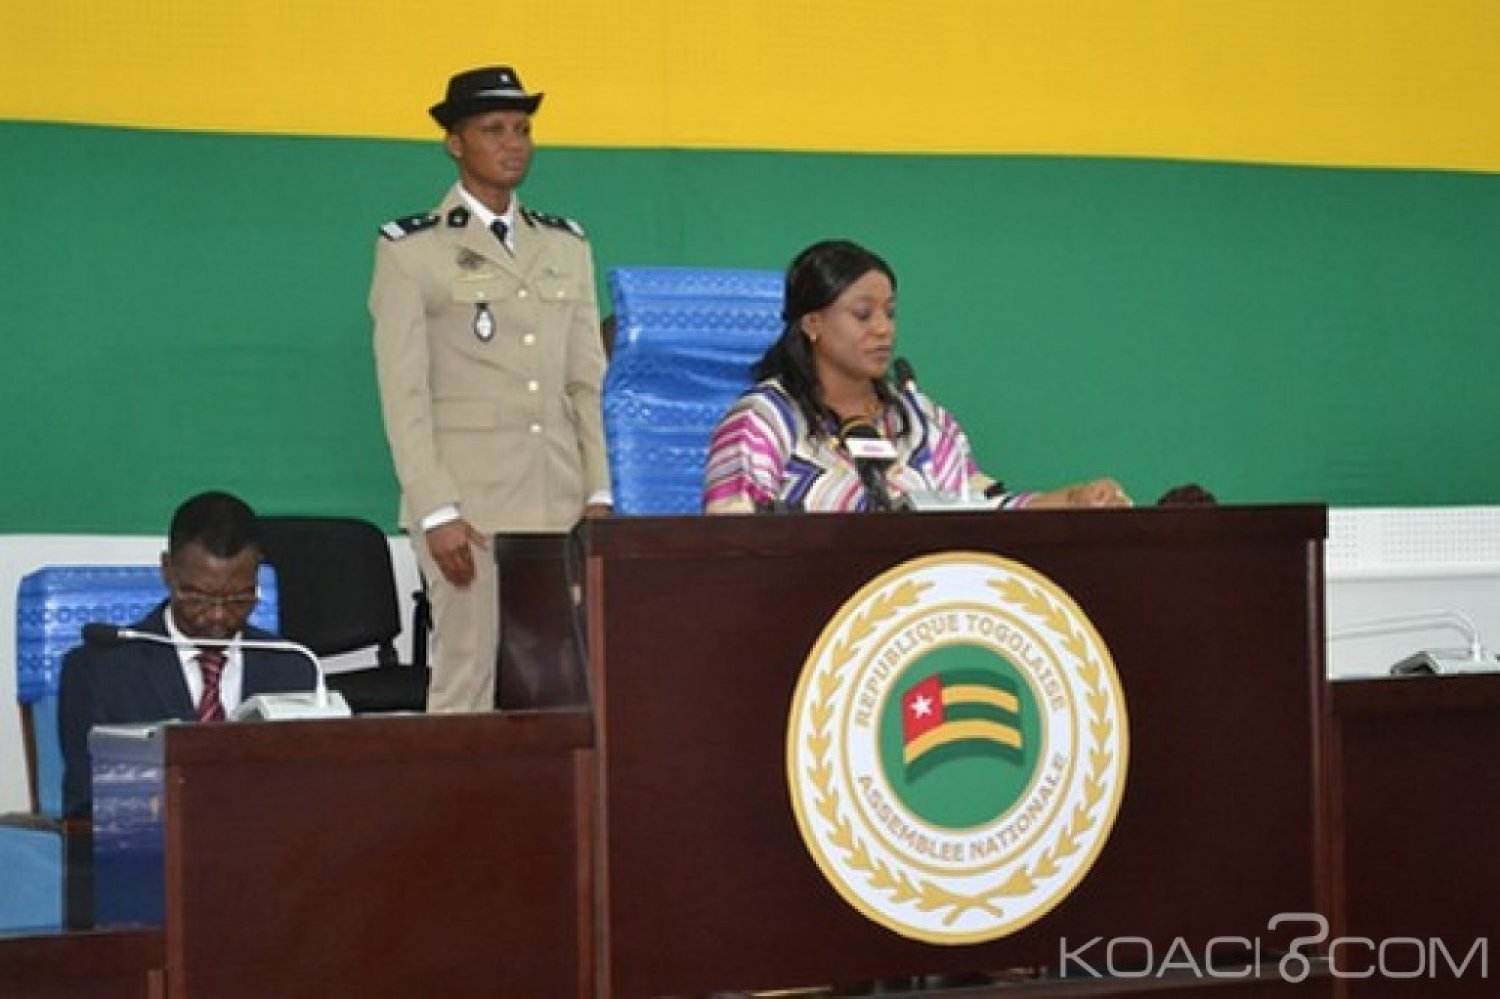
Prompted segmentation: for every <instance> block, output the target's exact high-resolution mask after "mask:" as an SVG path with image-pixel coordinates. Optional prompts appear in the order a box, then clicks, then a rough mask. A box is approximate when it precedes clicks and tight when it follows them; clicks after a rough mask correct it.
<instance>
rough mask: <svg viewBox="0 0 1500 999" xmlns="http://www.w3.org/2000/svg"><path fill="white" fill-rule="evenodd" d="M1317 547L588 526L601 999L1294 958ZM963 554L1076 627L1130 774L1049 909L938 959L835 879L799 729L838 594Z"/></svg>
mask: <svg viewBox="0 0 1500 999" xmlns="http://www.w3.org/2000/svg"><path fill="white" fill-rule="evenodd" d="M1325 532H1326V517H1325V511H1324V509H1323V508H1321V507H1281V508H1275V507H1268V508H1253V509H1250V508H1246V509H1235V508H1218V509H1203V508H1196V509H1175V510H1132V511H1097V512H1094V511H1090V512H1071V513H1066V512H1059V513H1052V512H1041V511H1034V512H1025V513H1016V514H1001V515H995V514H958V513H953V514H920V515H918V514H893V515H881V516H870V515H816V516H779V517H778V516H765V517H725V518H660V519H657V518H641V519H631V518H617V519H606V520H599V521H594V522H591V523H590V524H589V525H588V577H587V603H588V620H589V634H590V636H591V648H590V660H591V661H590V665H591V670H592V676H593V691H594V698H595V709H596V715H597V738H598V740H599V742H598V765H599V794H600V800H599V818H598V823H599V826H598V871H597V877H598V879H599V892H598V898H599V906H600V909H599V931H600V939H599V945H600V949H599V955H600V957H599V973H600V989H599V993H598V994H599V995H601V996H611V997H614V999H642V997H648V996H660V995H685V994H691V995H697V994H703V993H708V992H711V991H714V990H731V989H773V988H791V987H809V986H819V985H825V984H833V985H839V984H844V983H855V982H864V981H870V980H872V979H881V978H885V977H888V976H904V975H915V974H929V973H955V974H956V973H964V972H974V971H988V972H995V971H999V970H1001V969H1009V968H1036V967H1043V966H1055V965H1057V963H1058V961H1059V948H1060V945H1061V943H1062V942H1063V941H1065V940H1066V941H1071V942H1072V943H1073V944H1074V945H1076V944H1078V943H1081V942H1083V941H1086V940H1088V939H1090V938H1092V937H1096V936H1102V937H1105V938H1108V937H1113V936H1117V935H1118V936H1131V937H1136V938H1142V939H1144V940H1147V941H1152V942H1153V943H1154V945H1155V947H1156V951H1155V953H1156V955H1157V956H1158V958H1159V957H1160V956H1161V955H1162V954H1163V953H1164V951H1165V949H1166V948H1167V947H1168V946H1169V945H1170V944H1171V942H1172V941H1173V940H1174V939H1175V938H1179V937H1180V938H1182V939H1183V940H1185V941H1186V942H1188V944H1190V945H1191V946H1193V947H1195V948H1198V953H1199V954H1201V953H1202V948H1203V946H1204V945H1205V944H1206V942H1207V941H1208V940H1210V939H1212V938H1214V937H1225V936H1230V935H1233V936H1240V937H1245V938H1250V939H1256V940H1262V941H1265V944H1266V947H1267V948H1268V949H1269V948H1271V947H1272V946H1273V945H1275V944H1282V945H1284V944H1285V942H1286V935H1285V934H1279V933H1275V932H1269V931H1268V927H1267V923H1268V920H1269V919H1270V918H1271V917H1272V916H1274V915H1275V914H1278V913H1282V912H1307V911H1313V910H1314V909H1315V907H1316V904H1317V902H1318V894H1317V884H1316V878H1315V863H1314V855H1315V852H1316V849H1315V847H1316V844H1317V842H1318V829H1317V824H1318V818H1317V816H1318V809H1317V804H1318V789H1317V788H1316V787H1315V780H1314V766H1313V760H1314V750H1315V746H1316V745H1317V742H1318V739H1319V738H1320V733H1319V731H1318V724H1319V722H1320V719H1321V697H1322V691H1323V689H1324V682H1323V620H1322V587H1323V577H1322V572H1323V558H1322V542H1323V538H1324V536H1325ZM963 551H972V552H986V553H994V554H997V555H1000V556H1003V557H1005V558H1007V559H1011V560H1016V561H1019V562H1022V563H1024V564H1025V565H1027V566H1029V567H1031V568H1032V569H1034V570H1036V571H1038V572H1040V573H1042V574H1044V575H1045V576H1046V577H1048V578H1050V579H1051V580H1052V581H1054V582H1055V583H1057V584H1058V585H1060V586H1061V587H1063V588H1064V589H1065V590H1066V591H1067V592H1068V593H1069V594H1070V595H1071V596H1072V598H1073V599H1074V600H1075V601H1076V602H1077V604H1078V605H1079V606H1080V607H1081V608H1082V609H1083V610H1084V612H1085V613H1086V614H1087V615H1088V617H1089V619H1090V620H1091V621H1092V622H1093V624H1094V625H1095V626H1096V627H1097V629H1098V631H1099V633H1100V634H1101V635H1102V637H1103V640H1104V641H1105V643H1106V644H1107V645H1108V647H1109V648H1110V650H1111V651H1112V654H1113V658H1114V662H1115V664H1116V667H1117V669H1118V671H1119V674H1120V678H1121V681H1122V684H1123V688H1124V696H1125V699H1126V702H1127V704H1128V710H1129V717H1130V758H1131V759H1130V767H1129V776H1128V782H1127V785H1126V788H1125V792H1124V795H1123V799H1122V803H1121V806H1120V809H1119V813H1118V817H1117V819H1116V823H1115V826H1114V830H1113V833H1112V835H1111V836H1110V838H1109V840H1108V842H1107V844H1106V845H1105V847H1104V849H1103V852H1102V853H1101V854H1100V856H1099V857H1098V860H1097V862H1096V863H1095V865H1094V867H1093V869H1092V871H1091V872H1090V873H1089V874H1088V876H1087V877H1086V878H1085V879H1084V880H1083V882H1082V883H1081V884H1080V885H1079V886H1078V887H1077V888H1076V890H1074V891H1073V893H1072V894H1071V895H1070V896H1069V897H1068V898H1067V899H1066V900H1065V901H1064V902H1063V903H1062V904H1061V905H1059V906H1058V907H1057V908H1056V909H1054V910H1053V911H1052V912H1051V913H1050V914H1048V915H1046V916H1044V917H1043V918H1041V919H1040V920H1039V921H1037V922H1035V923H1034V924H1032V925H1031V926H1029V927H1026V928H1024V929H1022V930H1021V931H1020V932H1018V933H1015V934H1014V935H1012V936H1009V937H1006V938H1003V939H1000V940H996V941H993V942H990V943H984V944H974V945H964V946H938V945H933V944H929V943H923V942H918V941H914V940H911V939H907V938H905V937H903V936H898V935H897V934H895V933H893V932H891V931H889V930H887V929H885V928H883V927H881V926H879V925H877V924H876V923H874V922H872V921H870V920H868V919H866V918H865V917H864V916H862V915H861V914H859V913H858V912H856V911H855V909H854V908H852V907H851V906H850V905H848V904H846V903H845V902H844V901H843V900H842V898H840V897H839V896H838V895H837V894H836V893H835V891H834V889H832V888H831V887H830V886H829V884H828V883H827V882H826V881H825V880H824V878H823V876H822V874H821V873H820V871H819V870H818V868H817V867H816V866H815V864H814V861H813V860H812V859H811V857H810V856H809V854H808V851H807V849H806V848H805V847H804V845H803V843H802V841H801V838H800V835H799V832H798V829H797V825H796V822H795V818H794V815H793V811H792V806H791V803H790V799H789V793H788V789H787V776H786V741H787V731H786V727H787V719H788V712H789V708H790V706H791V703H792V698H793V693H794V689H795V687H796V684H797V681H798V676H799V672H800V671H801V669H802V667H803V664H804V661H805V660H806V659H807V657H808V654H809V652H810V650H812V648H813V646H814V644H815V642H816V641H817V639H818V637H819V634H820V632H821V631H822V629H823V628H824V626H825V624H826V623H827V622H828V621H829V620H830V618H831V617H832V616H833V615H834V614H835V613H836V612H837V611H838V609H839V608H840V607H841V605H842V604H843V603H844V602H845V601H846V600H847V599H848V598H849V597H850V596H851V595H853V594H855V593H856V591H858V590H860V588H861V587H863V586H864V585H865V584H866V583H868V582H869V581H870V580H871V579H873V578H874V577H876V576H877V575H879V574H881V573H882V572H884V571H886V570H888V569H890V568H892V567H893V566H896V565H898V564H900V563H903V562H905V561H906V560H909V559H913V558H916V557H918V556H924V555H929V554H933V553H941V552H963ZM1296 929H1297V930H1298V931H1301V930H1302V929H1304V927H1301V926H1299V927H1297V928H1296ZM1309 984H1310V985H1313V986H1316V985H1317V983H1309ZM1268 987H1269V988H1273V989H1274V987H1273V986H1268ZM1286 987H1287V988H1291V986H1286ZM1216 994H1217V993H1216ZM1256 994H1262V993H1259V992H1258V993H1256ZM1263 994H1271V992H1266V993H1263ZM1298 994H1300V995H1308V994H1309V990H1307V989H1304V990H1303V991H1301V992H1299V993H1298Z"/></svg>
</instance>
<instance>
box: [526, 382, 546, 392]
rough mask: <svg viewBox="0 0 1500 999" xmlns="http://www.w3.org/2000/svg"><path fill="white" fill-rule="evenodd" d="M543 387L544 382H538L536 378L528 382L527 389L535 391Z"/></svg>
mask: <svg viewBox="0 0 1500 999" xmlns="http://www.w3.org/2000/svg"><path fill="white" fill-rule="evenodd" d="M541 387H542V383H541V382H538V381H536V380H532V381H529V382H527V383H526V391H528V392H535V391H537V390H538V389H540V388H541Z"/></svg>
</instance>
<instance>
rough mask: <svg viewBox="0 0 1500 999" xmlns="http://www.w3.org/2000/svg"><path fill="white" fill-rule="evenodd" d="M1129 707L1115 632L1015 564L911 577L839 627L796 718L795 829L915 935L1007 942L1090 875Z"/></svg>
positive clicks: (867, 599)
mask: <svg viewBox="0 0 1500 999" xmlns="http://www.w3.org/2000/svg"><path fill="white" fill-rule="evenodd" d="M1128 756H1129V732H1128V724H1127V717H1126V712H1125V701H1124V696H1123V692H1122V691H1121V688H1120V681H1119V677H1118V675H1117V674H1116V672H1115V667H1114V662H1113V660H1112V659H1111V658H1110V654H1109V650H1108V648H1106V646H1105V644H1104V641H1103V639H1102V638H1101V637H1100V636H1099V634H1098V632H1097V631H1096V630H1095V628H1094V626H1093V624H1092V623H1091V622H1090V621H1089V619H1088V617H1087V616H1086V615H1085V614H1084V612H1083V610H1082V609H1081V608H1080V607H1079V606H1078V605H1077V604H1076V603H1075V602H1074V600H1073V599H1072V598H1071V597H1070V596H1069V595H1068V593H1067V592H1065V591H1064V590H1063V589H1062V588H1061V587H1059V586H1058V585H1057V584H1056V583H1054V582H1052V581H1051V580H1050V579H1048V578H1047V577H1045V576H1043V575H1042V574H1041V573H1039V572H1037V571H1035V570H1034V569H1031V568H1029V567H1027V566H1025V565H1023V564H1021V563H1019V562H1015V561H1011V560H1008V559H1004V558H1000V557H997V556H993V555H989V554H985V553H980V552H949V553H944V554H939V555H931V556H927V557H924V558H919V559H915V560H913V561H910V562H906V563H904V564H902V565H899V566H896V567H895V568H893V569H890V570H889V571H887V572H885V573H883V574H882V575H880V576H879V577H877V578H875V579H874V580H872V581H871V582H870V583H868V584H867V585H866V586H865V587H864V588H863V589H861V590H860V591H859V592H858V593H856V594H855V595H854V596H853V597H852V598H850V599H849V601H848V602H847V603H845V604H844V606H843V607H842V608H840V609H839V611H838V612H837V613H836V614H835V615H834V617H833V618H832V619H831V620H830V621H829V622H828V624H827V625H826V626H825V628H824V630H823V633H822V635H821V636H820V637H819V639H818V642H817V645H816V646H815V647H814V648H813V651H812V653H811V655H809V657H808V659H807V661H806V663H805V664H804V666H803V669H802V673H801V676H800V679H799V681H798V684H797V690H796V694H795V696H794V698H793V702H792V709H791V714H790V718H789V721H788V725H787V750H786V759H787V782H788V786H789V790H790V793H791V798H792V806H793V810H794V812H795V813H796V819H797V824H798V828H799V830H800V831H801V834H802V839H803V842H804V843H805V844H806V846H807V849H808V851H809V853H810V854H811V855H812V857H813V860H814V861H815V862H816V863H817V865H818V867H819V869H820V870H821V871H822V872H823V875H824V876H825V877H826V878H827V880H828V882H829V883H830V884H831V885H832V887H833V888H834V889H835V890H836V891H837V892H838V893H839V894H840V895H841V896H842V897H843V898H844V900H845V901H846V902H848V903H849V904H850V905H851V906H853V907H854V908H855V909H857V910H858V911H860V912H861V913H863V914H864V915H865V916H866V917H868V918H869V919H871V920H873V921H875V922H876V923H879V924H881V925H883V926H885V927H887V928H888V929H890V930H893V931H894V932H896V933H899V934H901V935H902V936H906V937H911V938H913V939H917V940H923V941H926V942H929V943H939V944H970V943H978V942H982V941H985V940H993V939H996V938H999V937H1003V936H1007V935H1009V934H1012V933H1015V932H1017V931H1018V930H1020V929H1022V928H1024V927H1026V926H1028V925H1030V924H1031V923H1033V922H1035V921H1036V920H1038V919H1040V918H1041V917H1042V916H1044V915H1046V914H1047V913H1048V912H1050V911H1051V910H1052V909H1053V908H1054V907H1056V906H1057V905H1058V904H1059V903H1060V902H1061V901H1062V900H1063V899H1065V898H1066V897H1067V896H1068V894H1069V893H1070V892H1071V891H1072V890H1073V889H1074V888H1075V887H1077V885H1078V884H1079V883H1080V882H1081V881H1082V880H1083V879H1084V878H1085V877H1086V876H1087V874H1088V872H1089V870H1090V868H1091V867H1092V866H1093V864H1094V861H1095V859H1096V858H1097V857H1098V856H1099V853H1100V851H1101V850H1103V849H1104V845H1105V842H1106V840H1107V839H1108V838H1109V833H1110V829H1111V828H1112V827H1113V825H1114V820H1115V815H1116V813H1117V812H1118V810H1119V806H1120V798H1121V794H1122V793H1123V791H1124V787H1125V775H1126V767H1127V763H1128Z"/></svg>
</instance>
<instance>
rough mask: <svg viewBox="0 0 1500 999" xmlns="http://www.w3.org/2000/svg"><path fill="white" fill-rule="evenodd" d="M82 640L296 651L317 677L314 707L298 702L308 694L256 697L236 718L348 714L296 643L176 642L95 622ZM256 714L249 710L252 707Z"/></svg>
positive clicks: (255, 640) (316, 664)
mask: <svg viewBox="0 0 1500 999" xmlns="http://www.w3.org/2000/svg"><path fill="white" fill-rule="evenodd" d="M82 633H83V640H84V641H85V642H87V643H88V644H89V645H96V646H114V645H123V644H124V643H126V642H152V643H154V644H156V645H165V646H167V647H168V648H172V649H201V648H204V647H207V648H214V649H228V648H241V649H265V650H267V651H271V652H294V653H296V654H298V655H300V656H303V657H304V658H306V659H307V661H308V662H310V663H312V668H313V675H314V676H315V677H317V686H316V687H314V688H313V702H312V703H311V704H305V703H299V702H300V701H301V700H302V699H304V698H305V697H306V695H298V694H257V695H255V696H254V697H251V698H249V699H247V700H246V701H245V702H244V703H243V704H241V705H240V707H239V708H238V709H236V710H235V713H234V717H235V718H237V719H238V718H241V717H245V716H247V715H248V714H252V713H257V712H258V713H259V714H260V715H261V716H262V717H265V718H278V717H302V718H343V717H347V716H348V715H349V706H348V705H347V704H345V703H344V698H343V696H342V695H340V694H338V693H334V694H332V695H330V694H329V692H328V683H327V681H326V680H325V679H324V677H323V665H322V663H320V662H318V657H317V656H316V655H315V654H314V653H313V650H312V649H309V648H308V647H307V646H305V645H300V644H298V643H297V642H289V641H287V640H286V639H284V638H184V639H181V640H179V639H174V638H171V637H169V636H167V635H158V634H156V633H155V632H150V631H140V630H138V629H136V628H121V627H119V626H117V625H113V624H105V623H103V622H97V621H96V622H93V623H90V624H86V625H84V626H83V628H82ZM252 702H254V704H253V708H254V710H253V711H246V710H245V709H246V708H248V707H252Z"/></svg>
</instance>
